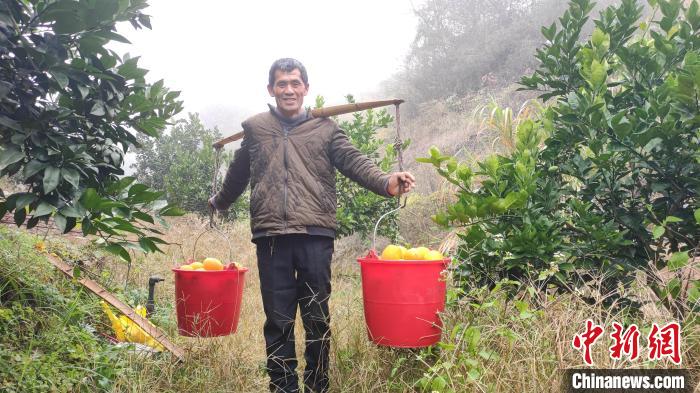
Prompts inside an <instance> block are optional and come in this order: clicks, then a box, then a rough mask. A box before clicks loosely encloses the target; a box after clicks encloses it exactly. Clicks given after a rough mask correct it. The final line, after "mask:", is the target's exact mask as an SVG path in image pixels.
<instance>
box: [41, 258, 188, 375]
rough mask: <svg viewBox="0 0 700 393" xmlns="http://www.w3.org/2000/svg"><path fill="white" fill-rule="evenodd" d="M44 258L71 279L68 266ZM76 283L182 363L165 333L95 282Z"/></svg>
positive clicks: (183, 355)
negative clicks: (139, 328) (123, 316)
mask: <svg viewBox="0 0 700 393" xmlns="http://www.w3.org/2000/svg"><path fill="white" fill-rule="evenodd" d="M46 257H47V258H48V260H49V262H51V264H52V265H54V266H56V267H57V268H58V270H60V271H62V272H63V273H64V274H65V275H66V276H68V277H70V278H73V268H72V267H71V266H70V265H68V264H67V263H65V262H63V261H62V260H61V259H60V258H58V257H55V256H53V255H50V254H47V255H46ZM77 281H78V282H79V283H80V284H81V285H83V286H84V287H85V288H87V289H89V290H90V291H91V292H93V293H94V294H95V295H97V296H99V297H101V298H102V299H104V300H105V301H106V302H107V303H109V304H111V305H112V306H114V307H115V308H116V309H117V310H119V312H121V313H122V314H124V315H126V317H127V318H129V319H131V320H132V321H133V322H134V323H135V324H137V325H138V326H139V327H141V329H143V331H145V332H146V333H148V334H149V335H150V336H151V337H153V338H154V339H155V340H156V341H158V342H159V343H161V344H162V345H163V347H165V349H167V350H168V351H170V352H171V353H172V354H173V355H175V357H176V358H177V359H178V360H180V361H182V360H183V359H184V357H185V351H183V350H182V349H181V348H180V347H178V346H176V345H175V344H173V343H172V342H171V341H170V340H169V339H168V337H167V336H166V335H165V333H163V331H162V330H160V329H159V328H158V327H156V326H153V325H151V324H150V323H149V322H148V320H147V319H146V318H144V317H142V316H140V315H138V314H136V312H135V311H134V310H133V309H132V308H131V307H129V305H128V304H126V303H124V302H122V301H121V300H119V298H117V297H116V296H114V294H112V293H111V292H109V291H108V290H106V289H104V288H102V286H101V285H100V284H98V283H97V282H96V281H93V280H91V279H89V278H80V279H78V280H77Z"/></svg>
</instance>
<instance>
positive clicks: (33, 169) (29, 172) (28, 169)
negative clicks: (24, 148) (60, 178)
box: [23, 159, 48, 180]
mask: <svg viewBox="0 0 700 393" xmlns="http://www.w3.org/2000/svg"><path fill="white" fill-rule="evenodd" d="M47 165H48V164H46V163H45V162H41V161H39V160H36V159H34V160H31V161H29V162H28V163H27V165H25V166H24V170H23V176H24V180H27V179H29V178H30V177H32V176H33V175H35V174H37V173H38V172H39V171H42V170H43V169H44V168H46V166H47Z"/></svg>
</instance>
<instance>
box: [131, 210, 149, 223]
mask: <svg viewBox="0 0 700 393" xmlns="http://www.w3.org/2000/svg"><path fill="white" fill-rule="evenodd" d="M132 215H133V216H134V217H135V218H138V219H139V220H141V221H146V222H148V223H151V224H153V223H154V221H153V217H151V216H150V215H149V214H146V213H144V212H139V211H136V212H133V213H132Z"/></svg>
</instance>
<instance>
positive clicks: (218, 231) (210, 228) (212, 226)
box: [192, 212, 233, 262]
mask: <svg viewBox="0 0 700 393" xmlns="http://www.w3.org/2000/svg"><path fill="white" fill-rule="evenodd" d="M213 216H214V214H213V212H212V214H211V215H210V217H209V223H208V224H206V225H207V228H206V229H204V230H203V231H202V232H201V233H200V234H199V235H198V236H197V238H196V239H195V240H194V244H193V245H192V259H194V258H195V254H196V252H197V243H198V242H199V239H200V238H201V237H202V236H204V234H206V233H208V232H215V233H216V234H217V235H219V236H220V237H222V238H223V239H225V240H226V243H228V261H227V262H231V261H233V245H232V244H231V239H230V238H229V237H228V236H227V235H226V233H225V232H224V231H222V230H221V229H219V228H218V226H217V225H216V224H214V219H213Z"/></svg>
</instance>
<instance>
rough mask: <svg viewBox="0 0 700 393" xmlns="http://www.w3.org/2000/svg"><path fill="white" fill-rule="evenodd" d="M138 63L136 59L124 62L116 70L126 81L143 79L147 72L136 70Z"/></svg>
mask: <svg viewBox="0 0 700 393" xmlns="http://www.w3.org/2000/svg"><path fill="white" fill-rule="evenodd" d="M138 61H139V58H138V57H134V58H132V59H129V60H127V61H125V62H124V64H122V65H120V66H119V67H118V68H117V72H118V73H119V75H121V76H123V77H124V78H126V79H137V78H142V77H144V76H145V75H146V73H148V70H144V69H141V68H138V66H137V64H138Z"/></svg>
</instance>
